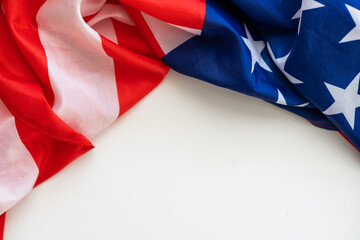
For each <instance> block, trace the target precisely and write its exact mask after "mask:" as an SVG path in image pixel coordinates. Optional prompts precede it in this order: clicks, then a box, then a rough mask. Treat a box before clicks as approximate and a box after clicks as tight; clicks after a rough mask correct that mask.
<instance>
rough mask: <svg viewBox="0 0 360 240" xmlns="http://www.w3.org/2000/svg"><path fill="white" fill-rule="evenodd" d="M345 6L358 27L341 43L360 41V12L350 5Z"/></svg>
mask: <svg viewBox="0 0 360 240" xmlns="http://www.w3.org/2000/svg"><path fill="white" fill-rule="evenodd" d="M345 5H346V8H347V9H348V11H349V13H350V15H351V17H352V19H353V20H354V22H355V25H356V26H355V27H354V28H353V29H352V30H351V31H350V32H349V33H348V34H347V35H346V36H345V37H344V38H343V39H342V40H341V41H340V43H345V42H350V41H356V40H360V10H358V9H356V8H354V7H352V6H350V5H347V4H345Z"/></svg>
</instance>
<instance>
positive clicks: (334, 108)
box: [324, 73, 360, 130]
mask: <svg viewBox="0 0 360 240" xmlns="http://www.w3.org/2000/svg"><path fill="white" fill-rule="evenodd" d="M359 80H360V73H359V74H358V75H357V76H356V77H355V78H354V80H352V82H351V83H350V84H349V85H348V86H347V87H346V89H342V88H339V87H337V86H334V85H332V84H329V83H325V85H326V87H327V89H328V90H329V92H330V94H331V95H332V97H333V98H334V100H335V102H334V103H333V104H332V105H331V106H330V107H329V108H328V109H326V110H325V111H324V114H326V115H334V114H338V113H342V114H343V115H344V117H345V118H346V120H347V122H348V123H349V125H350V126H351V128H352V129H353V130H354V126H355V111H356V108H358V107H360V95H359V94H358V90H359Z"/></svg>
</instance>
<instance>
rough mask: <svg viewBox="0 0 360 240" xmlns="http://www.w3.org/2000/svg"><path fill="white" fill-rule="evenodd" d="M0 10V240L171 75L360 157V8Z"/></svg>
mask: <svg viewBox="0 0 360 240" xmlns="http://www.w3.org/2000/svg"><path fill="white" fill-rule="evenodd" d="M0 3H1V9H2V11H1V13H0V32H1V34H0V62H1V66H0V86H1V87H0V136H1V138H0V214H2V215H1V217H0V234H1V232H2V230H3V226H4V218H5V212H6V211H7V210H8V209H10V208H11V207H13V206H14V205H15V204H16V203H17V202H18V201H19V200H20V199H22V198H23V197H24V196H25V195H26V194H28V193H29V192H30V191H31V190H32V189H33V188H34V187H35V186H37V185H38V184H40V183H42V182H43V181H45V180H46V179H48V178H49V177H51V176H52V175H54V174H56V173H57V172H59V171H60V170H61V169H63V168H64V167H65V166H66V165H68V164H69V163H70V162H72V161H73V160H74V159H76V158H77V157H78V156H80V155H82V154H84V153H85V152H87V151H89V150H90V149H92V148H93V145H92V143H91V139H92V138H93V137H94V136H96V135H97V134H98V133H99V132H101V131H102V130H103V129H104V128H106V127H108V126H109V125H111V124H112V123H113V122H114V121H116V119H117V118H119V117H120V116H121V115H122V114H124V113H125V112H126V111H127V110H128V109H130V108H131V107H132V106H133V105H134V104H136V103H137V102H138V101H140V100H141V99H142V98H143V97H144V96H146V95H147V94H148V93H149V92H150V91H151V90H153V89H154V88H155V87H156V86H157V85H158V84H159V83H160V82H161V81H162V79H163V78H164V76H165V75H166V73H167V72H168V70H169V68H172V69H174V70H175V71H178V72H180V73H183V74H185V75H189V76H192V77H195V78H198V79H200V80H203V81H206V82H209V83H211V84H215V85H217V86H220V87H224V88H229V89H232V90H234V91H237V92H240V93H244V94H247V95H249V96H253V97H257V98H260V99H263V100H265V101H267V102H269V103H271V104H275V105H276V106H278V107H280V108H283V109H285V110H287V111H290V112H293V113H295V114H297V115H299V116H301V117H303V118H305V119H306V120H308V121H309V122H310V123H312V124H313V125H315V126H317V127H321V128H325V129H329V130H335V131H338V132H339V133H340V134H341V135H342V136H344V137H345V138H346V139H347V140H348V141H349V142H350V143H351V144H352V145H353V146H354V147H355V148H356V149H359V148H360V134H359V130H360V122H359V121H360V119H359V118H358V107H359V106H360V95H359V81H360V61H359V60H360V51H359V49H360V3H359V2H358V1H356V0H346V1H345V0H326V1H325V0H263V1H257V0H206V1H205V0H183V1H170V0H120V1H119V0H107V1H106V0H31V1H29V0H2V1H0ZM214 97H215V98H216V96H214Z"/></svg>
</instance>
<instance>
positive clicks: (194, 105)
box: [5, 72, 360, 240]
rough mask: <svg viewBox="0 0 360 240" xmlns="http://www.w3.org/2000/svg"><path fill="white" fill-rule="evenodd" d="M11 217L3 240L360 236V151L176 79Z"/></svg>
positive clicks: (252, 102)
mask: <svg viewBox="0 0 360 240" xmlns="http://www.w3.org/2000/svg"><path fill="white" fill-rule="evenodd" d="M93 143H94V145H95V146H96V148H95V149H94V150H92V151H91V152H89V153H88V154H86V155H84V156H83V157H81V158H79V159H78V160H77V161H75V162H74V163H72V164H71V165H70V166H69V167H67V168H66V169H65V170H64V171H62V172H61V173H60V174H58V175H56V176H55V177H53V178H52V179H51V180H49V181H47V182H46V183H44V184H42V185H40V186H39V187H37V188H36V189H35V190H34V191H33V192H32V194H30V195H29V196H28V197H27V198H25V199H24V200H23V201H21V202H20V203H19V204H18V205H17V206H16V207H15V208H13V209H12V210H10V211H9V212H8V215H7V222H6V223H7V226H6V231H5V240H33V239H34V240H35V239H36V240H49V239H51V240H99V239H101V240H102V239H104V240H113V239H114V240H115V239H116V240H117V239H121V240H122V239H124V240H184V239H186V240H220V239H221V240H223V239H224V240H239V239H241V240H304V239H306V240H339V239H346V240H359V239H360V227H359V226H360V161H359V154H358V153H357V152H356V151H355V150H354V149H353V148H352V147H351V146H350V145H349V144H348V143H347V142H346V141H345V140H343V139H342V137H341V136H340V135H339V134H337V133H335V132H330V131H326V130H322V129H318V128H316V127H314V126H312V125H310V124H309V123H307V122H306V121H305V120H303V119H301V118H300V117H297V116H295V115H293V114H291V113H288V112H286V111H284V110H281V109H278V108H276V107H275V106H272V105H270V104H268V103H265V102H262V101H260V100H256V99H253V98H250V97H247V96H244V95H241V94H237V93H234V92H231V91H228V90H225V89H220V88H217V87H214V86H211V85H210V84H206V83H203V82H200V81H197V80H193V79H190V78H187V77H184V76H181V75H179V74H176V73H174V72H170V74H169V76H168V77H167V78H166V79H165V81H164V82H163V83H162V84H161V85H160V86H159V87H158V88H157V89H155V90H154V91H153V92H152V93H151V94H150V95H149V96H147V97H146V98H145V99H144V100H143V101H142V102H140V103H139V104H138V105H137V106H135V107H134V108H133V109H131V110H130V111H129V112H128V113H126V114H125V115H124V116H123V117H122V118H120V119H119V120H118V121H117V122H116V123H115V125H113V126H111V127H110V128H109V129H107V130H106V131H105V132H103V133H102V134H101V135H100V136H98V137H97V138H96V139H95V141H94V142H93Z"/></svg>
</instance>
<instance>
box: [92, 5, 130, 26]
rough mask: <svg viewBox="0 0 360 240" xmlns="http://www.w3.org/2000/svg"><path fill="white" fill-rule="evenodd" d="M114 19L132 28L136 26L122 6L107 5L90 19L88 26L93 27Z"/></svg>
mask: <svg viewBox="0 0 360 240" xmlns="http://www.w3.org/2000/svg"><path fill="white" fill-rule="evenodd" d="M106 18H107V19H110V18H113V19H115V20H117V21H119V22H122V23H125V24H127V25H130V26H135V23H134V22H133V20H132V19H131V17H130V16H129V14H128V13H127V11H126V10H125V8H124V7H123V6H121V5H114V4H105V5H104V6H103V7H102V8H101V10H100V12H99V13H98V14H96V15H95V16H94V17H93V18H92V19H90V20H89V21H88V22H87V24H88V25H89V26H90V27H92V26H93V25H94V24H95V23H97V22H100V21H102V20H104V19H106Z"/></svg>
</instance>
